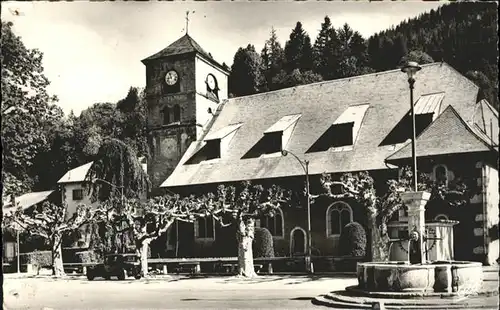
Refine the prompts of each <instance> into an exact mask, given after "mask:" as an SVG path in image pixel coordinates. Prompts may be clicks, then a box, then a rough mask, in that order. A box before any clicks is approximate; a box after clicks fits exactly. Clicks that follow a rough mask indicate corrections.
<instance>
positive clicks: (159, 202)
mask: <svg viewBox="0 0 500 310" xmlns="http://www.w3.org/2000/svg"><path fill="white" fill-rule="evenodd" d="M97 210H98V214H99V215H100V217H99V218H97V219H96V221H97V222H98V223H104V224H105V225H107V226H108V228H111V229H112V230H113V235H112V236H110V237H111V239H112V240H103V241H104V242H105V243H107V244H108V249H107V251H108V252H115V253H118V252H121V253H124V252H126V251H127V250H128V248H135V251H136V253H137V255H138V256H140V258H141V269H142V274H143V276H147V274H148V261H147V259H148V249H149V244H150V243H151V242H152V241H153V240H155V239H157V238H158V237H160V236H162V235H163V234H164V233H165V232H166V231H167V230H168V229H169V228H170V227H171V226H172V224H173V223H174V222H175V221H186V222H193V221H194V220H195V218H197V217H204V216H207V215H208V214H209V211H208V210H210V208H204V203H203V202H200V201H199V200H196V199H194V198H193V197H185V198H181V197H180V196H178V195H170V196H158V197H154V198H151V199H149V200H147V201H140V200H139V199H127V198H125V199H120V198H118V197H112V198H110V199H108V200H106V201H103V202H100V203H99V205H98V207H97ZM200 210H201V211H200ZM127 241H131V242H132V244H126V243H127ZM120 247H121V248H120Z"/></svg>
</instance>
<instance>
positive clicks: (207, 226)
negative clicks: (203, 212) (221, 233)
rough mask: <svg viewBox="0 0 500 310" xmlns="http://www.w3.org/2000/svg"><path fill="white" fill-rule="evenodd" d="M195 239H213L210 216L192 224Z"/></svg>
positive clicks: (213, 232) (213, 231) (212, 220)
mask: <svg viewBox="0 0 500 310" xmlns="http://www.w3.org/2000/svg"><path fill="white" fill-rule="evenodd" d="M194 236H195V238H196V239H215V230H214V219H213V218H212V217H211V216H207V217H200V218H198V219H197V220H196V222H195V223H194Z"/></svg>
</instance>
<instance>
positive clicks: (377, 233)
mask: <svg viewBox="0 0 500 310" xmlns="http://www.w3.org/2000/svg"><path fill="white" fill-rule="evenodd" d="M370 231H371V239H372V240H371V241H372V244H371V251H372V261H374V262H385V261H388V260H389V245H388V241H389V240H388V237H387V235H386V234H384V235H383V233H382V230H381V229H379V228H378V227H377V226H375V225H372V227H371V229H370Z"/></svg>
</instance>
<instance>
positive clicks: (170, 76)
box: [165, 70, 179, 86]
mask: <svg viewBox="0 0 500 310" xmlns="http://www.w3.org/2000/svg"><path fill="white" fill-rule="evenodd" d="M178 80H179V75H178V74H177V72H175V71H174V70H170V71H168V72H167V74H165V83H167V85H168V86H173V85H175V84H176V83H177V81H178Z"/></svg>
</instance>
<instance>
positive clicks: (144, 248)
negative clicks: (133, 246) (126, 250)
mask: <svg viewBox="0 0 500 310" xmlns="http://www.w3.org/2000/svg"><path fill="white" fill-rule="evenodd" d="M148 247H149V240H144V241H143V242H142V245H141V246H140V247H138V248H137V251H138V252H139V255H140V257H141V273H142V276H143V277H146V276H147V275H148Z"/></svg>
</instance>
